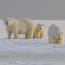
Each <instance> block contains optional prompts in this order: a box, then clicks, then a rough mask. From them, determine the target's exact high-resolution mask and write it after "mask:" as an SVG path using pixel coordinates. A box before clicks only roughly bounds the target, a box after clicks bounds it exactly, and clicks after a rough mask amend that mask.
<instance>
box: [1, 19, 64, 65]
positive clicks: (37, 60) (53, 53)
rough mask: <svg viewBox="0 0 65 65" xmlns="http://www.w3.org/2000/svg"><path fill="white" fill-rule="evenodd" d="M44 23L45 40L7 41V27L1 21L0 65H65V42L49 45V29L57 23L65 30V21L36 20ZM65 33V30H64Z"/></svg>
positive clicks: (20, 39)
mask: <svg viewBox="0 0 65 65" xmlns="http://www.w3.org/2000/svg"><path fill="white" fill-rule="evenodd" d="M34 22H35V23H36V24H37V23H43V24H44V26H45V33H46V36H45V38H43V39H26V40H25V39H22V38H21V37H22V35H19V37H18V38H19V39H10V40H9V39H7V31H6V26H5V25H4V22H3V20H0V65H65V41H64V42H63V43H62V44H49V43H48V37H47V30H48V27H49V26H50V25H51V24H53V23H55V24H59V25H61V26H62V27H63V28H65V25H64V24H65V23H64V20H34ZM64 31H65V29H64Z"/></svg>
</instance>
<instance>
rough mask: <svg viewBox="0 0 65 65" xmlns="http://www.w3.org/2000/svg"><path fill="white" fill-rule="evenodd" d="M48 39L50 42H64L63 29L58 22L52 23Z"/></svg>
mask: <svg viewBox="0 0 65 65" xmlns="http://www.w3.org/2000/svg"><path fill="white" fill-rule="evenodd" d="M48 40H49V43H58V44H60V43H62V42H63V40H64V32H63V29H62V28H61V27H60V26H58V25H56V24H52V25H51V26H50V27H49V29H48Z"/></svg>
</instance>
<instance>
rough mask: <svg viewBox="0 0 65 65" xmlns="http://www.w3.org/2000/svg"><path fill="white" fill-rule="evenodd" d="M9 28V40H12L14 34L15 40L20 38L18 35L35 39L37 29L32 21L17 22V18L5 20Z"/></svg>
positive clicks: (28, 19)
mask: <svg viewBox="0 0 65 65" xmlns="http://www.w3.org/2000/svg"><path fill="white" fill-rule="evenodd" d="M4 22H5V24H6V26H7V32H8V39H10V38H11V35H12V33H14V39H16V38H17V37H18V34H25V38H26V39H29V38H33V32H34V29H35V24H34V22H33V20H32V19H30V18H27V19H23V20H21V21H20V20H17V19H15V18H8V19H4Z"/></svg>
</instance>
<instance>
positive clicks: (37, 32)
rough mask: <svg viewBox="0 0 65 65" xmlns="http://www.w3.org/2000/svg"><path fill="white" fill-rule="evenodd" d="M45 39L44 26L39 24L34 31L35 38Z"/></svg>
mask: <svg viewBox="0 0 65 65" xmlns="http://www.w3.org/2000/svg"><path fill="white" fill-rule="evenodd" d="M43 37H44V25H43V24H37V26H36V28H35V30H34V34H33V38H34V39H35V38H37V39H41V38H43Z"/></svg>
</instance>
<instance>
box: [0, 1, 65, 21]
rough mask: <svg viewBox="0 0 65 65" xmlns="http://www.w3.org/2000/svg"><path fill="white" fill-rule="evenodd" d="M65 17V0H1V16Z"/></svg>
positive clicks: (54, 18)
mask: <svg viewBox="0 0 65 65" xmlns="http://www.w3.org/2000/svg"><path fill="white" fill-rule="evenodd" d="M4 17H16V18H20V19H22V18H24V17H31V18H33V19H43V20H44V19H46V20H47V19H53V20H56V19H63V20H64V19H65V0H0V18H4Z"/></svg>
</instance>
